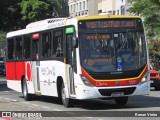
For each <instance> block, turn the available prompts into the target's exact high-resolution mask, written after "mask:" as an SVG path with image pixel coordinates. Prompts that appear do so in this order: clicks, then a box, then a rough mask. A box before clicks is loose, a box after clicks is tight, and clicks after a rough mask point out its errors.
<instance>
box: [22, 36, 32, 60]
mask: <svg viewBox="0 0 160 120" xmlns="http://www.w3.org/2000/svg"><path fill="white" fill-rule="evenodd" d="M30 53H31V38H30V37H29V36H28V35H26V36H24V42H23V55H24V59H29V58H30Z"/></svg>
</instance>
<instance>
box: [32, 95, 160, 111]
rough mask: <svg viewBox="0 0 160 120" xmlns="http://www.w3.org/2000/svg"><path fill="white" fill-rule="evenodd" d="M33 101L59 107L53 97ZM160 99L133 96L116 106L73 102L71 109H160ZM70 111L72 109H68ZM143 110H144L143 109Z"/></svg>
mask: <svg viewBox="0 0 160 120" xmlns="http://www.w3.org/2000/svg"><path fill="white" fill-rule="evenodd" d="M35 100H38V101H42V102H47V103H53V104H58V105H61V100H60V99H58V98H55V97H48V96H41V97H37V98H36V99H35ZM159 101H160V97H153V96H133V97H129V100H128V103H127V104H126V105H124V106H123V105H122V106H121V105H116V104H115V102H114V100H75V101H74V103H75V105H74V107H73V108H81V109H82V110H83V109H84V110H120V109H123V110H125V109H127V110H128V109H130V110H131V111H132V110H134V108H150V107H160V104H159ZM70 109H72V108H70ZM143 110H144V109H143Z"/></svg>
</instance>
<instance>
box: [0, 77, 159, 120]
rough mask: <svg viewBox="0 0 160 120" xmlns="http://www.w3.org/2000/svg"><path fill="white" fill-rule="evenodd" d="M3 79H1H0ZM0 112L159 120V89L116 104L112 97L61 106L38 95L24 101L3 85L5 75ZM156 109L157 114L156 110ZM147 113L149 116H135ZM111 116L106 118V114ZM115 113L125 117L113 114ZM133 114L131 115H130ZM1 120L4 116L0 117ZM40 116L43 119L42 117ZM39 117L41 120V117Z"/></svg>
mask: <svg viewBox="0 0 160 120" xmlns="http://www.w3.org/2000/svg"><path fill="white" fill-rule="evenodd" d="M2 81H3V82H2ZM0 111H1V112H2V111H12V112H13V111H20V112H22V111H36V112H38V111H39V112H42V113H41V114H42V116H45V117H46V116H48V117H47V118H45V119H53V117H54V119H70V120H72V119H73V120H75V119H81V118H82V117H83V119H85V120H91V119H92V120H97V119H98V120H105V119H110V120H112V119H120V120H121V119H123V120H125V119H126V120H127V119H128V118H129V119H134V120H135V119H145V120H146V119H148V120H150V119H157V120H158V119H159V118H158V117H156V114H157V115H158V116H160V91H154V89H153V88H151V92H150V95H146V96H134V97H130V98H129V101H128V104H127V105H125V106H117V105H116V104H115V103H114V101H113V100H105V101H104V100H91V101H76V105H75V106H74V107H72V108H64V107H63V106H62V105H61V102H60V100H59V99H57V98H54V97H46V96H41V97H37V98H35V99H34V100H33V101H25V100H24V98H23V96H22V94H21V93H18V92H15V91H12V90H10V89H8V88H7V87H6V82H5V78H0ZM156 111H158V113H157V112H156ZM148 113H149V114H150V115H152V116H145V117H144V116H138V117H137V116H135V115H136V114H138V115H144V114H146V115H147V114H148ZM108 115H109V116H112V117H107V116H108ZM117 115H120V116H121V115H122V116H127V115H128V117H116V116H117ZM133 116H134V118H132V117H133ZM1 119H4V118H0V120H1ZM28 119H31V118H25V117H18V118H17V117H16V119H15V118H14V120H28ZM34 119H40V120H41V119H42V118H34ZM43 119H44V118H43ZM43 119H42V120H43Z"/></svg>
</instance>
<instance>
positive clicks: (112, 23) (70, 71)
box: [6, 15, 150, 107]
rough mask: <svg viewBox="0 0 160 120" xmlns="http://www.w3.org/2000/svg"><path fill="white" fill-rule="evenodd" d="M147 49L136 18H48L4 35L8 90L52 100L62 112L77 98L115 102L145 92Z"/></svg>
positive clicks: (146, 87) (141, 29) (119, 102)
mask: <svg viewBox="0 0 160 120" xmlns="http://www.w3.org/2000/svg"><path fill="white" fill-rule="evenodd" d="M149 78H150V73H149V59H148V48H147V42H146V39H145V33H144V27H143V24H142V20H141V18H140V17H138V16H112V15H111V16H86V17H77V18H53V19H46V20H42V21H38V22H34V23H31V24H29V25H27V26H26V28H25V29H22V30H18V31H13V32H9V33H8V34H7V61H6V79H7V86H8V87H9V88H11V89H13V90H16V91H18V92H22V93H23V95H24V98H25V100H31V99H32V96H33V95H34V96H35V95H46V96H55V97H60V98H61V99H62V103H63V105H64V106H65V107H69V106H71V105H73V100H75V99H80V100H85V99H97V98H99V99H115V102H116V104H118V105H124V104H126V103H127V101H128V97H129V96H135V95H146V94H149V91H150V82H149Z"/></svg>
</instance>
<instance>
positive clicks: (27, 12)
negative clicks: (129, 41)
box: [20, 0, 50, 22]
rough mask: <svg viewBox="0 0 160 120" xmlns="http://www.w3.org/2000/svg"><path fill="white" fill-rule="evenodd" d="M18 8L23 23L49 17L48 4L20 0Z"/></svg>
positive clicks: (36, 0) (38, 1)
mask: <svg viewBox="0 0 160 120" xmlns="http://www.w3.org/2000/svg"><path fill="white" fill-rule="evenodd" d="M20 7H21V9H22V11H21V14H22V19H23V20H24V21H29V22H33V21H37V20H41V19H45V18H48V17H49V16H50V14H48V11H49V9H50V4H48V3H45V2H43V1H40V0H22V2H21V3H20Z"/></svg>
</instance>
